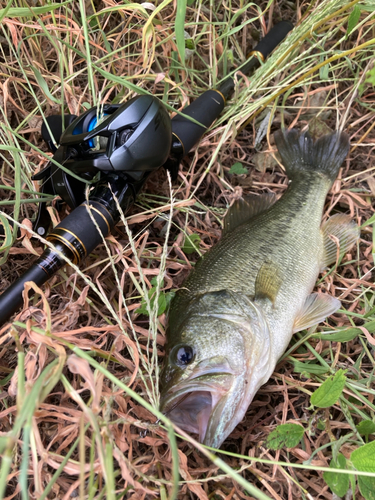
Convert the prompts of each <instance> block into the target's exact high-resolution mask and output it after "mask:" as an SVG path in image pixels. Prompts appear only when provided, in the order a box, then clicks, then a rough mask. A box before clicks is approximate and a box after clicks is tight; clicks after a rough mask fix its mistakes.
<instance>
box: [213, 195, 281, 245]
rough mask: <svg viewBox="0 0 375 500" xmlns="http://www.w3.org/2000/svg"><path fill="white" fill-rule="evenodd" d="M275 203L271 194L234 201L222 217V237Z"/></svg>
mask: <svg viewBox="0 0 375 500" xmlns="http://www.w3.org/2000/svg"><path fill="white" fill-rule="evenodd" d="M275 201H276V196H275V195H274V194H273V193H265V194H261V195H259V196H257V195H254V194H250V195H248V196H245V197H244V198H241V199H239V200H236V201H235V202H234V203H233V205H232V206H231V207H230V208H229V210H228V212H227V214H226V216H225V217H224V221H223V235H224V234H226V233H229V232H230V231H233V229H236V227H238V226H241V224H244V223H245V222H247V221H249V220H250V219H253V218H254V217H256V216H257V215H259V214H261V213H262V212H264V211H265V210H267V209H268V208H269V207H270V206H271V205H273V204H274V203H275Z"/></svg>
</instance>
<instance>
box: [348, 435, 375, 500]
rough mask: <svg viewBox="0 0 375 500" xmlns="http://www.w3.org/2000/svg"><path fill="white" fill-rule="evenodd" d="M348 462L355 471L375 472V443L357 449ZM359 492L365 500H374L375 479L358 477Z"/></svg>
mask: <svg viewBox="0 0 375 500" xmlns="http://www.w3.org/2000/svg"><path fill="white" fill-rule="evenodd" d="M350 460H351V462H352V464H353V465H354V467H355V468H356V469H357V470H360V471H363V472H375V441H372V442H371V443H368V444H365V445H363V446H361V447H360V448H357V449H356V450H354V451H353V453H352V454H351V455H350ZM358 485H359V491H360V492H361V494H362V495H363V496H364V498H365V499H366V500H375V478H374V477H366V476H359V477H358Z"/></svg>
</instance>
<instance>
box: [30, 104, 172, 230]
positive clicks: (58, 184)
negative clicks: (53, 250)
mask: <svg viewBox="0 0 375 500" xmlns="http://www.w3.org/2000/svg"><path fill="white" fill-rule="evenodd" d="M62 121H63V120H62V118H61V116H50V117H48V118H47V122H48V126H49V129H50V131H51V132H52V135H53V138H52V137H51V134H50V131H49V130H48V128H47V126H46V125H45V124H43V126H42V136H43V139H44V140H45V141H46V143H47V144H48V147H49V148H50V150H51V151H52V152H54V156H53V160H54V161H53V162H50V163H49V164H48V166H47V167H46V168H45V169H44V170H42V171H41V172H39V173H38V174H36V175H34V177H33V180H38V181H43V183H42V187H41V192H43V193H48V194H53V195H58V196H60V198H61V199H62V200H63V201H64V202H65V203H66V204H67V205H68V206H69V207H70V208H71V209H74V208H76V207H78V206H79V205H80V204H81V203H83V202H84V200H85V188H86V185H87V182H89V181H92V180H93V179H94V178H95V177H96V176H97V175H98V173H99V172H100V173H103V172H105V173H111V172H112V173H117V174H119V175H120V176H121V175H124V174H125V175H126V177H127V179H128V180H129V182H134V183H135V184H137V183H139V182H140V181H142V179H143V178H144V176H145V174H146V173H149V172H151V171H153V170H154V169H156V168H158V167H160V166H161V165H163V164H164V163H165V161H166V160H167V158H168V156H169V153H170V150H171V141H172V132H171V120H170V118H169V115H168V113H167V111H166V109H165V107H164V106H163V104H162V103H161V101H159V100H158V99H156V98H155V97H152V96H146V95H143V96H138V97H135V98H133V99H131V100H130V101H128V102H127V103H125V104H121V105H119V104H117V105H104V106H102V109H101V110H100V113H98V109H97V108H91V109H89V110H88V111H86V113H84V114H83V115H81V116H80V117H76V116H75V115H65V117H64V122H65V123H64V125H65V127H66V129H65V131H64V132H62ZM55 142H56V143H59V144H60V146H59V147H58V148H56V147H55V145H54V143H55ZM55 162H57V163H59V164H60V165H61V166H62V167H63V168H61V166H58V165H57V164H56V163H55ZM69 172H72V173H73V174H76V175H77V176H79V178H80V179H81V180H78V179H77V177H73V176H72V175H70V173H69ZM49 223H50V220H49V215H48V213H47V211H46V204H45V203H41V204H40V206H39V211H38V215H37V218H36V222H35V225H34V230H35V231H36V232H37V233H38V234H40V235H44V234H46V233H47V230H48V226H49Z"/></svg>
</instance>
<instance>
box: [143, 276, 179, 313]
mask: <svg viewBox="0 0 375 500" xmlns="http://www.w3.org/2000/svg"><path fill="white" fill-rule="evenodd" d="M151 285H152V288H151V290H149V291H148V299H149V301H150V307H151V310H152V309H153V307H154V304H155V299H156V287H157V278H156V277H154V278H152V280H151ZM163 286H164V283H163V282H162V283H161V287H163ZM174 296H175V292H163V291H161V292H160V293H159V297H158V312H157V315H158V316H160V315H161V314H163V313H164V312H165V311H166V309H167V307H168V306H169V304H170V302H171V300H172V299H173V297H174ZM135 312H136V313H137V314H144V315H145V316H149V312H148V309H147V302H146V299H145V298H144V297H143V298H142V301H141V307H139V308H138V309H137V310H136V311H135Z"/></svg>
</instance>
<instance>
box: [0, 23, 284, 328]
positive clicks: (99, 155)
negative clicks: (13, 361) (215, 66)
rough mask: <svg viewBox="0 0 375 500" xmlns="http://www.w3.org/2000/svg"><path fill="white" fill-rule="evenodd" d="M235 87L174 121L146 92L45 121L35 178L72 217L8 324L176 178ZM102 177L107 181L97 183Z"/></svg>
mask: <svg viewBox="0 0 375 500" xmlns="http://www.w3.org/2000/svg"><path fill="white" fill-rule="evenodd" d="M292 29H293V25H292V24H291V23H290V22H288V21H281V22H280V23H278V24H277V25H275V26H274V27H273V28H272V29H271V30H270V31H269V32H268V33H267V35H266V36H265V37H264V38H263V39H262V40H261V41H260V42H259V43H258V45H257V46H256V47H255V48H254V50H253V51H252V52H251V53H250V55H249V58H248V59H247V61H246V62H245V63H244V64H243V65H241V66H240V67H239V68H238V69H237V70H236V71H237V72H241V73H242V74H243V75H248V74H249V73H250V72H251V71H252V70H253V69H255V68H256V67H258V66H259V65H260V64H261V61H262V62H263V61H265V59H266V58H267V56H268V55H269V54H270V53H271V52H272V51H273V50H274V49H275V48H276V47H277V45H279V43H280V42H282V40H284V38H285V37H286V35H287V34H288V33H289V31H291V30H292ZM234 85H235V83H234V79H233V78H232V77H227V78H226V79H225V80H224V81H223V82H222V83H221V84H220V85H219V86H218V87H217V88H215V89H210V90H207V91H205V92H204V93H203V94H202V95H201V96H199V97H198V98H197V99H196V100H195V101H193V102H192V103H191V104H190V105H189V106H187V107H186V108H184V109H183V111H182V114H177V115H176V116H175V117H174V118H172V120H171V119H170V117H169V114H168V112H167V110H166V108H165V106H164V105H163V103H162V102H161V101H160V100H159V99H157V98H156V97H153V96H151V95H139V96H137V97H134V98H132V99H130V100H129V101H128V102H126V103H125V104H121V105H104V106H102V109H101V114H100V116H98V110H97V108H91V109H89V110H88V111H86V112H85V113H84V114H83V115H81V116H79V117H76V116H75V115H65V116H64V119H62V118H61V115H59V116H50V117H48V118H47V123H48V127H47V126H46V125H45V124H43V126H42V130H41V133H42V137H43V139H44V140H45V142H46V143H47V145H48V147H49V148H50V150H51V151H52V152H53V153H54V155H53V157H52V160H51V161H50V162H49V163H48V165H47V167H46V168H45V169H43V170H42V171H41V172H39V173H37V174H36V175H34V176H33V178H32V179H33V180H39V181H42V185H41V188H40V192H41V193H45V194H52V195H57V196H59V197H60V198H61V199H62V201H64V202H65V203H66V204H67V205H68V206H69V207H70V208H71V209H72V212H71V213H70V214H69V215H68V216H67V217H66V218H65V219H64V220H63V221H62V222H60V224H58V225H57V226H56V227H55V228H54V229H53V230H52V231H51V232H50V233H49V234H48V235H47V237H46V239H47V241H48V242H50V243H51V244H52V246H51V247H47V248H46V249H45V250H44V252H43V254H42V255H41V256H40V257H39V258H38V259H37V261H36V262H35V263H34V264H32V265H31V267H30V268H29V269H28V270H27V271H26V272H25V273H24V274H23V275H22V276H21V277H20V278H18V280H17V281H15V283H13V284H12V285H11V286H10V287H9V288H7V289H6V290H5V292H4V293H3V294H2V295H1V296H0V325H2V324H3V323H5V322H6V321H7V320H8V319H9V318H10V317H11V316H12V314H14V313H15V312H16V311H17V310H18V309H19V308H20V307H21V306H22V304H23V291H24V286H25V283H26V282H28V281H33V282H34V283H35V284H36V285H38V286H41V285H43V284H44V283H46V281H48V280H49V279H50V278H51V277H52V276H53V275H54V274H55V273H56V272H57V271H58V270H59V269H61V268H62V267H63V266H64V265H65V263H66V259H69V260H70V261H71V262H73V263H74V264H76V265H79V264H80V263H81V261H82V260H83V259H84V258H85V257H86V256H87V255H89V254H90V253H91V252H92V251H93V250H94V248H95V247H96V246H97V245H99V244H100V243H101V242H102V241H103V238H105V237H106V236H107V235H108V234H109V233H110V232H111V231H112V229H113V228H114V226H115V225H116V224H117V222H119V220H120V216H121V212H122V213H124V214H126V213H127V211H128V210H129V209H130V207H131V206H132V204H133V203H134V201H135V199H136V197H137V194H138V193H139V191H140V190H141V188H142V186H143V185H144V183H145V181H146V179H147V178H148V176H149V175H150V174H151V173H152V172H153V171H154V170H156V169H158V168H160V167H161V166H164V167H165V168H166V169H167V170H169V171H170V173H171V177H172V180H174V179H176V177H177V174H178V168H179V165H180V162H181V159H182V158H183V156H184V155H185V154H187V153H188V152H189V151H190V150H191V149H192V148H193V147H194V145H195V144H196V143H197V142H198V141H199V140H200V138H201V137H202V136H203V134H204V133H205V132H206V130H207V129H208V128H209V127H210V126H211V125H212V123H213V122H214V121H215V120H216V119H217V118H218V116H219V115H220V113H221V112H222V110H223V109H224V106H225V104H226V101H227V99H228V98H229V97H230V96H231V94H232V92H233V89H234ZM191 118H192V119H193V120H194V121H192V120H191ZM197 122H198V123H197ZM63 128H65V131H64V132H63ZM50 132H51V133H52V136H51V133H50ZM55 144H59V146H58V147H56V146H55ZM61 166H62V167H63V168H61ZM97 176H98V177H100V179H99V180H98V181H97V182H95V180H96V178H97ZM90 182H91V183H92V188H91V191H90V193H89V196H88V200H86V196H85V192H86V189H87V186H88V183H90ZM49 224H50V218H49V215H48V212H47V209H46V203H44V202H42V203H40V205H39V210H38V214H37V217H36V221H35V223H34V231H35V232H36V233H37V234H39V235H40V236H44V235H45V234H47V232H48V227H49ZM63 256H65V258H66V259H64V257H63Z"/></svg>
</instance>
